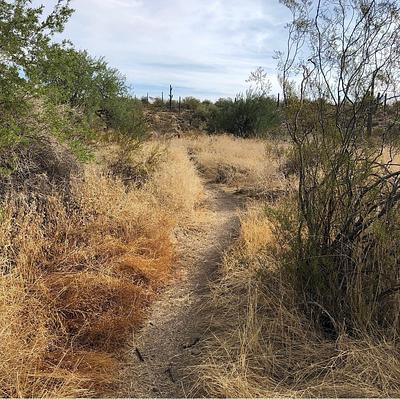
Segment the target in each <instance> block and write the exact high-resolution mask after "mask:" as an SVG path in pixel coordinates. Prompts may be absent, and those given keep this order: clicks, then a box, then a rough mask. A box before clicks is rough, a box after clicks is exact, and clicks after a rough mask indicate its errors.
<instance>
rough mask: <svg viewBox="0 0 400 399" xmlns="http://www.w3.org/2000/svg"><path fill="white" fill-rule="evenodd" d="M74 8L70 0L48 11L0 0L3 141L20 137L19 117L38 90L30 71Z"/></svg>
mask: <svg viewBox="0 0 400 399" xmlns="http://www.w3.org/2000/svg"><path fill="white" fill-rule="evenodd" d="M72 12H73V10H72V9H71V8H70V7H69V0H59V1H58V2H57V4H56V6H55V7H54V8H53V9H52V10H51V11H50V13H47V15H46V14H45V7H44V6H41V7H36V8H35V7H32V6H31V2H30V1H29V0H15V1H12V2H10V1H4V0H2V1H0V145H1V144H2V143H6V144H7V143H10V142H13V141H15V140H16V139H17V138H18V136H19V133H20V131H21V126H20V119H21V118H20V117H21V115H22V114H23V111H24V110H25V111H26V109H27V107H28V104H29V102H28V99H29V98H31V97H32V96H33V95H35V94H36V86H35V85H34V84H33V82H31V81H30V80H29V79H27V71H28V69H29V70H32V69H33V68H34V67H35V65H36V64H37V63H38V60H39V57H40V56H41V55H42V54H43V53H44V52H45V49H47V48H48V47H49V45H50V43H51V39H52V37H53V35H54V34H55V33H59V32H62V30H63V28H64V25H65V23H66V21H67V20H68V18H69V17H70V15H71V14H72Z"/></svg>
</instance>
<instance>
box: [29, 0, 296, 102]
mask: <svg viewBox="0 0 400 399" xmlns="http://www.w3.org/2000/svg"><path fill="white" fill-rule="evenodd" d="M54 2H55V0H37V1H35V3H36V4H37V3H39V4H40V3H41V4H44V5H46V6H52V4H54ZM71 5H72V7H73V8H74V9H75V10H76V11H75V13H74V15H73V16H72V18H71V20H70V21H69V22H68V24H67V26H66V29H65V32H64V33H63V37H65V38H68V39H70V40H71V41H72V42H73V43H74V44H75V46H76V47H77V48H79V49H87V50H88V51H89V53H90V54H92V55H94V56H104V57H105V58H106V60H107V61H108V62H109V64H110V65H111V66H112V67H116V68H118V69H119V70H120V71H121V72H122V73H123V74H124V75H125V76H126V77H127V80H128V82H129V84H130V85H131V86H132V87H133V92H134V94H136V95H137V96H138V97H141V96H143V95H146V93H149V95H150V96H161V92H162V91H164V96H166V94H167V91H168V88H169V84H172V86H173V87H174V94H175V97H178V96H182V97H185V96H194V97H198V98H201V99H204V98H208V99H211V100H215V99H217V98H219V97H234V96H235V94H236V93H238V92H241V91H244V90H246V88H248V85H249V84H248V83H246V79H247V78H248V76H249V75H250V73H251V72H252V71H254V70H255V69H256V68H257V67H258V66H262V67H263V68H264V69H265V71H266V72H267V74H268V76H269V78H270V80H271V84H272V94H276V93H278V91H279V90H280V89H279V84H278V81H277V78H276V61H275V60H274V59H273V55H274V51H275V50H283V49H284V45H285V40H286V31H285V24H286V23H287V22H288V21H289V18H290V16H289V13H288V11H287V10H286V9H285V7H284V6H282V5H281V4H279V1H278V0H72V2H71Z"/></svg>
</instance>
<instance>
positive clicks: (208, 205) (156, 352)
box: [121, 183, 242, 398]
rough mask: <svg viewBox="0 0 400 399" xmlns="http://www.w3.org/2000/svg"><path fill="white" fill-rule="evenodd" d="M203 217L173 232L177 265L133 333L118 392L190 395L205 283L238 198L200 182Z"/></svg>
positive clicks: (230, 236) (226, 241)
mask: <svg viewBox="0 0 400 399" xmlns="http://www.w3.org/2000/svg"><path fill="white" fill-rule="evenodd" d="M205 188H206V197H207V200H206V201H205V202H204V204H203V205H202V209H201V212H203V216H205V221H203V223H200V224H199V225H198V226H193V227H192V228H191V229H186V230H181V231H178V232H177V246H178V252H179V253H178V259H179V264H178V266H177V269H176V274H175V277H174V278H173V279H172V281H171V282H170V283H169V285H168V286H167V287H166V289H165V290H164V291H163V292H162V293H161V295H160V297H159V299H158V300H157V301H156V302H155V303H154V304H153V305H152V308H151V311H150V317H149V318H148V320H147V322H146V324H145V326H144V328H143V329H142V330H141V331H140V332H138V333H137V334H135V336H134V338H133V345H132V347H131V349H130V358H131V360H130V362H131V364H130V366H129V367H128V369H129V370H130V371H128V373H127V376H126V377H124V379H125V378H128V380H129V384H126V382H127V381H124V384H123V385H124V386H125V389H124V392H122V393H121V394H122V395H123V396H125V397H126V396H130V397H175V398H176V397H194V396H202V392H201V391H200V390H199V388H195V387H196V385H195V377H194V376H193V373H192V372H191V368H192V366H195V365H196V364H199V362H200V355H201V351H200V347H201V343H202V342H203V341H204V340H205V339H206V338H207V337H208V336H209V334H210V332H209V331H208V329H207V323H206V322H205V321H206V320H207V317H208V316H207V315H206V314H205V313H204V312H205V311H203V310H202V309H203V306H202V305H203V304H204V301H205V300H206V295H207V294H208V293H209V290H210V288H209V287H210V283H211V282H212V281H214V280H215V279H217V278H218V274H219V269H220V265H221V261H222V257H223V254H224V252H225V251H226V250H227V249H228V248H229V247H230V245H231V244H232V243H233V241H234V239H235V237H236V236H237V233H238V230H239V219H238V214H237V210H238V209H239V208H240V207H241V203H242V199H241V198H240V197H239V196H238V195H237V194H235V193H234V192H233V191H230V190H229V189H227V188H226V187H223V186H221V185H217V184H211V183H208V184H205Z"/></svg>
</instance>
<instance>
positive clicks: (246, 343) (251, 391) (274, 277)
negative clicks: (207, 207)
mask: <svg viewBox="0 0 400 399" xmlns="http://www.w3.org/2000/svg"><path fill="white" fill-rule="evenodd" d="M241 220H242V225H241V226H242V227H241V229H242V231H241V240H240V241H239V243H238V244H237V245H236V246H235V247H234V249H233V250H232V251H231V253H229V254H228V255H227V256H226V258H225V262H224V270H223V271H224V277H223V279H222V280H221V281H220V282H218V283H217V284H216V285H215V286H214V289H213V292H212V297H211V298H210V303H211V305H210V314H212V316H213V317H212V320H211V321H210V323H211V325H212V327H213V332H214V338H213V339H211V340H210V341H209V342H208V343H207V344H206V345H205V347H204V348H203V352H204V353H205V355H204V358H203V365H202V366H201V367H200V368H199V369H198V371H199V373H200V379H199V385H200V386H201V387H202V389H204V390H205V391H206V393H207V395H208V396H213V397H215V396H216V397H277V396H279V397H293V396H296V397H297V396H306V397H307V396H319V397H387V396H395V397H397V396H399V394H400V359H399V356H398V345H397V343H396V342H394V341H392V342H388V341H385V340H377V339H375V340H373V339H371V338H369V337H365V338H364V339H354V338H351V337H349V336H346V335H341V336H339V338H338V339H337V340H336V341H332V340H329V339H326V338H324V336H323V335H322V334H321V333H320V332H319V331H318V330H317V329H316V328H315V327H314V325H312V324H311V323H310V322H309V321H308V320H307V319H306V318H305V317H304V316H303V313H302V312H301V311H300V310H299V307H298V304H297V303H295V299H294V298H296V297H297V296H296V295H295V293H294V292H293V289H292V288H291V286H290V285H289V284H288V283H287V282H286V280H285V278H284V276H282V275H281V274H280V268H279V262H278V263H277V262H276V260H275V259H274V258H273V257H272V256H270V254H271V247H273V246H274V245H275V243H274V240H273V238H272V236H271V233H270V224H269V221H268V219H267V218H266V216H265V213H264V212H263V211H262V207H261V206H260V207H258V208H257V207H254V206H253V207H252V208H251V209H250V210H249V212H248V213H247V215H242V218H241ZM217 315H218V317H217Z"/></svg>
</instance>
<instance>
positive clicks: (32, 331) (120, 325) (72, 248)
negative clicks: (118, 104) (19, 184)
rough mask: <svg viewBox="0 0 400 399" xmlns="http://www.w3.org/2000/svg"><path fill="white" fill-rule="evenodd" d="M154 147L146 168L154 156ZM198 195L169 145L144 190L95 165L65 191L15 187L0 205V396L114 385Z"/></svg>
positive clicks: (86, 392)
mask: <svg viewBox="0 0 400 399" xmlns="http://www.w3.org/2000/svg"><path fill="white" fill-rule="evenodd" d="M146 151H147V149H146V150H144V152H145V153H144V154H141V156H142V158H143V162H142V161H140V162H142V164H144V165H147V164H148V162H147V163H146V159H149V157H150V155H149V154H154V151H150V150H149V151H147V152H146ZM117 152H118V151H117ZM134 166H136V164H135V165H134ZM176 183H178V184H176ZM201 193H202V186H201V182H200V180H199V179H198V177H197V175H195V171H194V167H193V165H192V164H191V163H190V161H189V160H188V158H187V156H185V154H184V152H183V150H182V149H180V148H172V147H171V148H170V149H168V150H167V151H166V152H165V151H163V155H162V156H160V157H159V159H158V161H157V162H156V165H154V167H153V168H152V170H150V171H149V175H148V176H147V177H146V179H145V181H144V182H143V183H142V184H140V185H137V184H134V185H131V186H127V184H126V182H125V181H123V179H120V178H119V177H117V178H115V177H112V176H111V175H110V174H109V173H108V172H107V171H106V170H105V168H104V167H103V166H96V165H91V166H88V167H87V168H86V169H85V171H84V172H83V174H81V175H79V176H76V177H74V178H72V179H71V180H70V182H69V190H68V196H67V197H65V196H64V194H65V193H64V192H63V191H60V190H59V189H58V188H57V187H55V186H54V189H53V190H51V191H47V192H46V193H37V194H34V193H32V192H27V193H25V192H24V191H20V192H10V193H9V194H8V196H7V197H6V199H5V201H4V202H3V204H2V207H1V208H0V210H1V212H0V225H1V226H0V247H1V249H0V267H1V269H2V274H1V275H0V310H1V311H0V323H1V329H0V353H2V362H1V365H0V396H6V397H9V396H12V397H32V396H33V397H43V396H47V397H48V396H51V397H55V396H59V397H67V396H71V397H76V396H90V395H97V394H99V393H103V394H105V393H107V392H112V390H113V387H114V384H115V383H117V378H118V367H119V355H118V353H119V350H120V349H122V348H123V347H124V346H125V344H126V342H127V340H128V339H129V338H130V337H131V333H132V331H133V330H134V329H137V328H138V327H140V325H141V323H142V321H143V319H144V317H145V312H146V307H147V306H148V304H149V303H150V301H151V300H152V299H153V298H155V296H156V295H157V292H158V290H159V287H160V286H162V285H163V284H164V283H165V282H166V281H167V279H168V278H169V276H170V273H171V267H172V264H173V261H174V258H175V254H174V252H175V251H174V246H173V244H172V240H171V238H172V231H173V229H174V228H175V226H176V224H177V221H178V219H179V222H180V223H181V224H183V220H184V217H189V216H188V215H190V214H191V212H193V210H194V209H195V207H196V206H197V203H198V201H199V200H200V199H201ZM177 215H179V217H177Z"/></svg>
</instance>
